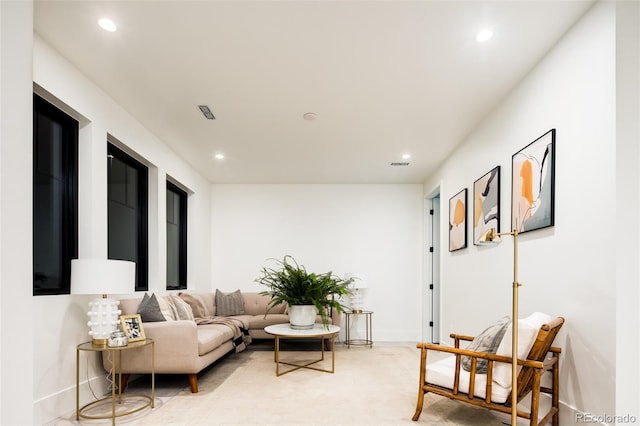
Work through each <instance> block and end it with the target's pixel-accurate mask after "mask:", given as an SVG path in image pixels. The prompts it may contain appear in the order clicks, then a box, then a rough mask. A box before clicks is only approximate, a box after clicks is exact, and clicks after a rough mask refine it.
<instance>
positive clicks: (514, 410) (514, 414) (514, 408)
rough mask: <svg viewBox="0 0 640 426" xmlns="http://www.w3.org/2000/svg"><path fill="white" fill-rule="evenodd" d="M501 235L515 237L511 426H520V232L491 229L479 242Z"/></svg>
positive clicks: (485, 241) (512, 301)
mask: <svg viewBox="0 0 640 426" xmlns="http://www.w3.org/2000/svg"><path fill="white" fill-rule="evenodd" d="M500 235H511V236H513V296H512V299H511V333H512V334H511V426H516V425H517V424H518V287H520V286H521V285H522V284H520V283H519V282H518V230H517V229H514V230H513V231H511V232H496V229H495V228H491V229H489V230H488V231H487V232H485V233H484V234H482V236H481V237H480V239H479V240H478V243H479V244H484V245H489V244H497V243H499V242H500V241H501V240H500Z"/></svg>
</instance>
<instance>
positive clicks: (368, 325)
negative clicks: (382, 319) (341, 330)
mask: <svg viewBox="0 0 640 426" xmlns="http://www.w3.org/2000/svg"><path fill="white" fill-rule="evenodd" d="M354 315H362V316H364V318H365V338H364V339H352V338H351V324H350V323H351V317H352V316H354ZM372 315H373V311H344V316H345V318H346V331H345V334H346V336H345V342H344V343H345V344H346V345H347V348H350V347H351V345H368V346H369V347H370V348H371V347H373V338H372V337H371V334H372V332H371V316H372Z"/></svg>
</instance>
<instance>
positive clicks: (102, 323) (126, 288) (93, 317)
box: [71, 259, 136, 346]
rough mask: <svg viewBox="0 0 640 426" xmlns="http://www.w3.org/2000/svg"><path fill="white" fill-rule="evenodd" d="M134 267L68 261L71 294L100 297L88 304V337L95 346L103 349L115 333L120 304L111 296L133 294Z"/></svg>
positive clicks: (109, 262)
mask: <svg viewBox="0 0 640 426" xmlns="http://www.w3.org/2000/svg"><path fill="white" fill-rule="evenodd" d="M135 283H136V264H135V263H134V262H129V261H125V260H112V259H73V260H71V294H93V295H102V297H99V298H96V299H93V300H92V301H91V302H89V312H87V316H88V317H89V322H88V323H87V325H88V326H89V327H90V328H91V330H90V331H89V335H91V337H92V342H93V344H94V345H97V346H106V345H107V341H108V339H109V336H110V335H111V333H112V332H113V331H116V330H117V329H118V324H119V317H120V314H121V313H122V312H121V311H120V309H119V308H118V305H119V304H120V301H119V300H115V299H109V298H108V297H107V293H110V294H130V293H133V292H134V291H135Z"/></svg>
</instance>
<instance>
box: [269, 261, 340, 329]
mask: <svg viewBox="0 0 640 426" xmlns="http://www.w3.org/2000/svg"><path fill="white" fill-rule="evenodd" d="M271 260H273V261H275V262H276V263H277V264H278V265H279V266H280V268H277V269H274V268H267V267H263V268H262V276H261V277H259V278H258V279H256V282H257V283H259V284H262V285H264V286H266V287H267V288H268V290H265V291H262V292H260V294H261V295H263V296H270V297H271V301H270V302H269V305H268V310H267V313H268V312H269V310H271V309H272V308H273V307H275V306H277V305H280V304H281V303H286V304H287V305H288V306H289V322H290V324H291V327H292V328H298V329H310V328H312V327H313V324H314V322H315V318H316V315H318V314H319V315H320V317H321V318H322V324H323V325H324V327H325V328H326V329H328V328H329V318H328V312H329V311H330V310H331V309H336V310H337V311H338V312H339V313H340V312H342V311H343V310H344V309H345V307H344V306H342V305H341V304H340V302H339V301H338V299H339V298H340V297H341V296H346V295H348V294H350V293H351V291H350V290H349V285H350V284H351V283H352V282H353V279H342V278H339V277H337V276H335V275H333V273H332V272H331V271H329V272H326V273H320V274H316V273H313V272H311V273H309V272H307V270H306V269H305V267H304V266H303V265H299V264H298V262H296V260H295V259H294V258H293V257H292V256H290V255H286V256H284V258H283V259H282V260H279V259H271ZM298 305H303V306H304V305H306V306H313V308H297V306H298ZM298 309H301V310H310V312H311V314H309V315H308V316H307V318H306V321H303V322H300V321H299V319H298V318H297V316H296V310H298Z"/></svg>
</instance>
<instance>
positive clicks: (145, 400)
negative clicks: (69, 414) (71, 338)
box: [76, 339, 156, 425]
mask: <svg viewBox="0 0 640 426" xmlns="http://www.w3.org/2000/svg"><path fill="white" fill-rule="evenodd" d="M148 345H151V359H150V361H151V395H145V394H133V393H131V394H124V395H123V394H122V389H121V387H120V383H121V382H122V352H124V351H128V350H133V349H138V348H142V347H144V346H148ZM80 352H110V353H111V356H112V360H113V361H112V363H113V383H112V386H111V395H107V396H105V397H102V398H99V399H96V400H95V401H92V402H90V403H88V404H86V405H83V406H82V407H80ZM155 362H156V354H155V342H154V341H153V339H145V340H141V341H138V342H132V343H129V344H128V345H127V346H116V347H110V346H97V345H93V343H91V342H85V343H81V344H79V345H78V346H76V420H80V418H84V419H109V418H110V419H111V424H112V425H115V424H116V418H117V417H122V416H126V415H128V414H133V413H137V412H138V411H141V410H143V409H145V408H147V407H151V408H153V407H154V405H155V404H154V403H155V389H156V382H155V368H156V367H155ZM116 375H117V379H116ZM116 383H117V384H118V385H117V387H118V392H117V393H116ZM126 398H129V399H134V398H135V399H136V400H142V402H141V403H139V404H137V405H133V407H131V408H129V409H127V410H126V411H120V412H118V411H117V410H116V403H118V404H119V403H121V402H122V401H123V400H124V399H126ZM109 399H111V412H110V414H108V415H91V414H87V413H86V411H88V410H90V409H91V408H94V407H96V406H97V405H99V404H100V403H102V402H104V401H108V400H109Z"/></svg>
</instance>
